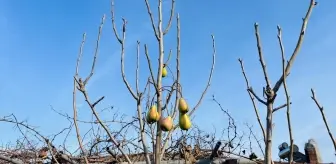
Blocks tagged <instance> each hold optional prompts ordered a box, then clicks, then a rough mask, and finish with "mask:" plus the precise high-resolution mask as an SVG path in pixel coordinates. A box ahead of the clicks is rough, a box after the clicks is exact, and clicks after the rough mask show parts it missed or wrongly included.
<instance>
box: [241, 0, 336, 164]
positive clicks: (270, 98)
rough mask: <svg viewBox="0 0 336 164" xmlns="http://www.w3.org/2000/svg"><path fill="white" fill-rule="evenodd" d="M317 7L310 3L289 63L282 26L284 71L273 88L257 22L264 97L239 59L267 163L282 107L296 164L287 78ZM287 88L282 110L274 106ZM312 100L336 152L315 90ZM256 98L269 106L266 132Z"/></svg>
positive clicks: (270, 157)
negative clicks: (282, 90) (280, 93)
mask: <svg viewBox="0 0 336 164" xmlns="http://www.w3.org/2000/svg"><path fill="white" fill-rule="evenodd" d="M316 5H317V2H316V1H315V0H310V4H309V7H308V10H307V13H306V15H305V17H304V18H302V26H301V30H300V32H299V37H298V41H297V43H296V46H295V48H294V50H293V53H292V54H291V56H290V58H289V60H288V61H287V62H286V57H285V56H286V55H285V50H284V44H283V42H282V30H281V27H280V26H279V25H278V26H277V29H278V35H277V37H278V42H279V47H280V50H281V59H282V72H281V76H280V77H279V79H278V81H277V82H276V83H275V85H274V86H273V87H272V85H271V80H270V78H269V75H268V72H267V69H266V63H265V60H264V54H263V51H262V44H261V39H260V34H259V25H258V23H255V25H254V27H255V36H256V40H257V48H258V54H259V61H260V65H261V67H262V70H263V74H264V78H265V83H266V86H265V87H264V88H263V98H260V97H259V96H258V95H257V94H256V93H255V92H254V90H253V88H252V86H250V84H249V80H248V78H247V75H246V72H245V69H244V64H243V60H242V59H240V58H239V59H238V61H239V63H240V66H241V70H242V74H243V76H244V79H245V82H246V87H247V92H248V94H249V96H250V99H251V101H252V104H253V107H254V111H255V114H256V117H257V120H258V123H259V126H260V128H261V131H262V134H263V137H264V143H265V145H266V146H265V163H266V164H271V163H272V151H271V148H272V134H273V119H272V118H273V113H274V112H276V111H277V110H280V109H282V108H285V107H286V108H287V123H288V131H289V141H290V154H289V157H288V162H289V163H292V162H293V147H294V139H293V131H292V125H291V119H290V118H291V116H290V105H291V103H292V102H291V101H290V95H289V89H288V86H287V82H286V80H287V76H289V74H290V69H291V67H292V65H293V63H294V60H295V58H296V57H297V55H298V54H299V51H300V49H301V46H302V43H303V40H304V36H305V34H306V28H307V25H308V21H309V19H310V16H311V13H312V11H313V9H314V7H315V6H316ZM281 86H283V88H284V93H285V97H286V102H285V103H284V104H283V105H281V106H279V107H274V103H275V100H276V97H277V93H278V91H279V89H280V87H281ZM312 95H313V96H312V99H313V100H314V102H315V103H316V105H317V106H318V108H319V110H320V111H321V114H322V117H323V120H324V123H325V125H326V128H327V130H328V133H329V136H330V138H331V140H332V141H333V144H334V147H335V151H336V143H335V140H334V138H333V135H332V133H331V132H330V129H329V126H328V124H327V121H326V118H325V115H324V112H323V107H322V106H321V105H320V104H319V102H318V101H317V100H316V98H315V94H314V91H313V90H312ZM255 99H257V100H258V102H259V103H261V104H263V105H265V106H266V109H267V110H266V111H267V112H266V113H267V114H266V129H265V127H264V125H263V123H262V121H261V119H260V115H259V110H258V107H257V103H256V101H255Z"/></svg>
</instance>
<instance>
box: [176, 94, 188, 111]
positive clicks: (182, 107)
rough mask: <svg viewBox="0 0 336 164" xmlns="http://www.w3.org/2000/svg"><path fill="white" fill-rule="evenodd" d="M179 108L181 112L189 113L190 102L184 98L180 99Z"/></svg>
mask: <svg viewBox="0 0 336 164" xmlns="http://www.w3.org/2000/svg"><path fill="white" fill-rule="evenodd" d="M178 109H179V111H180V113H182V114H184V113H187V112H188V111H189V107H188V104H187V102H186V101H185V100H184V99H183V98H180V99H179V102H178Z"/></svg>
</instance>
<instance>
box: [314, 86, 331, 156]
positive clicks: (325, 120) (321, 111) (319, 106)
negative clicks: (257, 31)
mask: <svg viewBox="0 0 336 164" xmlns="http://www.w3.org/2000/svg"><path fill="white" fill-rule="evenodd" d="M311 93H312V96H311V98H312V99H313V100H314V102H315V104H316V106H317V107H318V109H319V110H320V113H321V115H322V118H323V122H324V125H325V126H326V128H327V131H328V133H329V137H330V139H331V142H332V143H333V145H334V149H335V153H336V140H335V138H334V136H333V134H332V133H331V130H330V128H329V124H328V121H327V118H326V117H325V114H324V108H323V106H322V105H320V103H319V102H318V100H317V98H316V96H315V91H314V90H313V88H312V89H311ZM335 155H336V154H335Z"/></svg>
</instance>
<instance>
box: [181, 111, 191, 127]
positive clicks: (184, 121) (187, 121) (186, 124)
mask: <svg viewBox="0 0 336 164" xmlns="http://www.w3.org/2000/svg"><path fill="white" fill-rule="evenodd" d="M179 125H180V128H181V129H182V130H188V129H190V128H191V125H192V124H191V121H190V118H189V116H188V115H187V114H180V117H179Z"/></svg>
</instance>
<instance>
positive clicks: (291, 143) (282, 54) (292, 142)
mask: <svg viewBox="0 0 336 164" xmlns="http://www.w3.org/2000/svg"><path fill="white" fill-rule="evenodd" d="M281 35H282V32H281V27H280V26H278V40H279V45H280V49H281V58H282V74H283V87H284V90H285V94H286V106H287V124H288V132H289V141H290V153H289V157H288V162H289V163H290V164H291V163H293V150H294V140H293V132H292V124H291V118H290V96H289V91H288V87H287V82H286V77H287V76H286V59H285V50H284V46H283V43H282V36H281ZM273 111H274V109H273Z"/></svg>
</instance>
